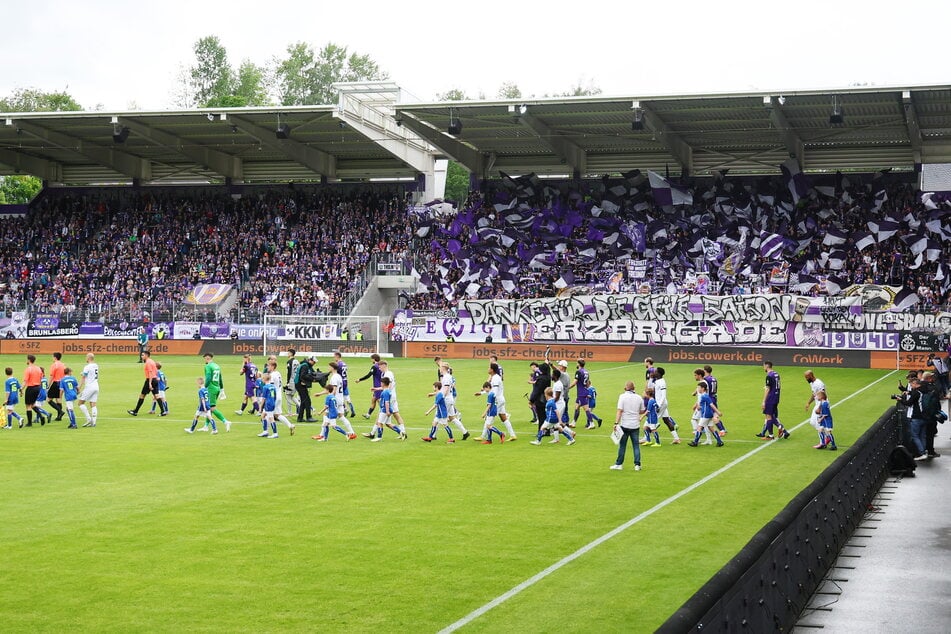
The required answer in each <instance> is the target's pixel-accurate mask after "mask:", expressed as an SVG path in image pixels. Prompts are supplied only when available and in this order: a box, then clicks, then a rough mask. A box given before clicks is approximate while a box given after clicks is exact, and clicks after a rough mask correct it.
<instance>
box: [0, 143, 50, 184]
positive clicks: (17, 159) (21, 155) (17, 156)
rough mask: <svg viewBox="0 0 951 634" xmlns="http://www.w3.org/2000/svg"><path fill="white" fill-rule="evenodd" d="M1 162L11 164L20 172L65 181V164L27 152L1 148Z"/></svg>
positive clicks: (48, 179) (43, 178)
mask: <svg viewBox="0 0 951 634" xmlns="http://www.w3.org/2000/svg"><path fill="white" fill-rule="evenodd" d="M0 163H3V164H4V165H9V166H10V167H12V168H13V169H15V170H16V171H18V172H25V173H27V174H32V175H33V176H36V177H37V178H39V179H40V180H44V181H49V182H51V183H61V182H63V166H62V165H61V164H59V163H54V162H53V161H47V160H46V159H41V158H37V157H35V156H32V155H30V154H26V153H25V152H14V151H13V150H5V149H0Z"/></svg>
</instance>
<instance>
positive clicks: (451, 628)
mask: <svg viewBox="0 0 951 634" xmlns="http://www.w3.org/2000/svg"><path fill="white" fill-rule="evenodd" d="M895 372H898V370H892V371H891V372H889V373H888V374H886V375H885V376H883V377H881V378H880V379H876V380H875V381H873V382H872V383H869V384H868V385H866V386H865V387H863V388H862V389H860V390H857V391H855V392H853V393H852V394H849V395H848V396H846V397H845V398H843V399H842V400H840V401H838V402H837V403H836V404H835V405H832V406H831V407H836V406H837V405H838V404H839V403H844V402H845V401H847V400H849V399H850V398H852V397H853V396H858V395H859V394H861V393H862V392H864V391H865V390H867V389H869V388H870V387H872V386H874V385H876V384H878V383H881V382H882V381H884V380H885V379H887V378H888V377H890V376H891V375H893V374H895ZM808 422H809V419H808V418H807V419H806V420H804V421H802V422H801V423H799V424H798V425H796V427H795V428H794V429H799V428H800V427H802V426H803V425H805V424H806V423H808ZM774 444H775V441H774V442H767V443H763V444H760V445H759V446H758V447H757V448H756V449H751V450H750V451H748V452H746V453H745V454H743V455H742V456H740V457H739V458H737V459H736V460H734V461H733V462H730V463H727V464H725V465H724V466H722V467H720V468H719V469H717V470H716V471H714V472H713V473H711V474H709V475H707V476H704V477H703V478H701V479H699V480H697V481H696V482H694V483H693V484H691V485H690V486H688V487H686V488H685V489H682V490H680V491H678V492H677V493H675V494H673V495H672V496H670V497H669V498H667V499H666V500H663V501H661V502H658V503H657V504H655V505H654V506H652V507H651V508H649V509H647V510H646V511H644V512H643V513H640V514H639V515H637V516H636V517H633V518H631V519H629V520H628V521H626V522H624V523H623V524H621V525H620V526H618V527H617V528H614V529H612V530H610V531H608V532H607V533H605V534H604V535H602V536H601V537H598V538H597V539H595V540H594V541H592V542H589V543H587V544H585V545H584V546H582V547H581V548H579V549H578V550H576V551H575V552H573V553H571V554H570V555H568V556H567V557H565V558H563V559H560V560H558V561H556V562H555V563H553V564H552V565H550V566H548V567H547V568H545V569H544V570H542V571H541V572H539V573H537V574H535V575H533V576H531V577H529V578H528V579H526V580H525V581H523V582H522V583H520V584H518V585H517V586H515V587H514V588H512V589H511V590H509V591H508V592H506V593H504V594H501V595H499V596H497V597H496V598H494V599H492V600H491V601H489V602H488V603H486V604H485V605H483V606H482V607H480V608H477V609H476V610H473V611H472V612H470V613H469V614H467V615H465V616H464V617H462V618H461V619H459V620H458V621H456V622H455V623H452V624H451V625H447V626H446V627H444V628H443V629H441V630H440V631H439V634H446V633H448V632H455V631H456V630H458V629H459V628H462V627H465V626H466V625H468V624H469V623H471V622H472V621H474V620H476V619H477V618H479V617H480V616H482V615H483V614H485V613H486V612H488V611H489V610H491V609H492V608H495V607H497V606H499V605H501V604H502V603H504V602H505V601H508V600H509V599H511V598H512V597H514V596H515V595H517V594H519V593H521V592H522V591H523V590H527V589H528V588H531V587H532V586H533V585H535V584H536V583H538V582H539V581H541V580H542V579H544V578H545V577H547V576H548V575H550V574H552V573H553V572H556V571H558V570H559V569H561V568H563V567H565V566H567V565H568V564H570V563H571V562H572V561H574V560H575V559H578V558H579V557H581V556H582V555H584V554H586V553H588V552H589V551H591V550H594V549H595V548H597V547H598V546H600V545H601V544H603V543H604V542H606V541H608V540H609V539H611V538H612V537H614V536H615V535H618V534H620V533H622V532H624V531H626V530H627V529H629V528H630V527H631V526H634V525H635V524H637V523H638V522H640V521H641V520H643V519H646V518H648V517H650V516H651V515H653V514H654V513H656V512H657V511H659V510H661V509H663V508H664V507H666V506H668V505H670V504H672V503H673V502H676V501H677V500H679V499H680V498H682V497H683V496H685V495H687V494H688V493H690V492H692V491H693V490H695V489H697V488H699V487H701V486H703V485H704V484H706V483H707V482H709V481H710V480H712V479H713V478H715V477H717V476H718V475H720V474H722V473H724V472H726V471H728V470H730V469H732V468H733V467H735V466H736V465H738V464H740V463H741V462H743V461H744V460H746V459H747V458H750V457H751V456H754V455H755V454H757V453H758V452H760V451H763V450H764V449H766V448H767V447H771V446H772V445H774Z"/></svg>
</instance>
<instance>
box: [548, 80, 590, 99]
mask: <svg viewBox="0 0 951 634" xmlns="http://www.w3.org/2000/svg"><path fill="white" fill-rule="evenodd" d="M600 94H601V89H600V88H598V87H597V86H595V85H594V82H593V81H589V82H588V85H587V86H585V85H584V78H583V77H582V78H580V79H578V83H577V84H575V85H574V86H572V87H571V90H569V91H568V92H562V93H558V94H557V95H554V96H555V97H590V96H592V95H600Z"/></svg>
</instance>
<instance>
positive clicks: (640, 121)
mask: <svg viewBox="0 0 951 634" xmlns="http://www.w3.org/2000/svg"><path fill="white" fill-rule="evenodd" d="M643 129H644V111H643V110H641V109H640V108H635V110H634V120H633V121H631V130H634V131H635V132H639V131H641V130H643Z"/></svg>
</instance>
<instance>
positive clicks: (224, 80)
mask: <svg viewBox="0 0 951 634" xmlns="http://www.w3.org/2000/svg"><path fill="white" fill-rule="evenodd" d="M193 50H194V52H195V63H194V65H192V67H191V68H190V69H189V73H188V74H189V77H190V80H191V95H192V100H193V102H194V104H196V105H198V106H199V107H207V106H208V105H209V104H212V103H214V101H215V100H219V99H222V98H223V97H224V96H226V95H230V94H232V88H233V85H234V72H233V71H232V70H231V66H230V65H229V64H228V51H227V50H226V49H225V47H224V45H222V43H221V40H219V39H218V36H217V35H208V36H206V37H203V38H201V39H200V40H198V41H197V42H195V46H194V48H193Z"/></svg>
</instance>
